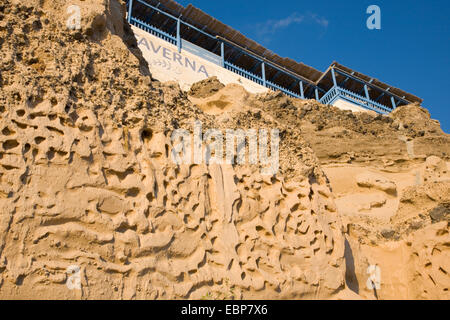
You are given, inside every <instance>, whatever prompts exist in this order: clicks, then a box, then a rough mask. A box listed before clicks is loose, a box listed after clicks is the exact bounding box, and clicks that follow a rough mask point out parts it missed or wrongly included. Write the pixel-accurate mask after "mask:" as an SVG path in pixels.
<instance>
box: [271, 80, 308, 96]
mask: <svg viewBox="0 0 450 320" xmlns="http://www.w3.org/2000/svg"><path fill="white" fill-rule="evenodd" d="M266 87H267V88H269V89H272V90H274V91H277V90H279V91H281V92H283V93H284V94H287V95H288V96H291V97H294V98H301V96H300V95H298V94H296V93H294V92H292V91H290V90H288V89H285V88H283V87H280V86H279V85H276V84H275V83H273V82H270V81H266Z"/></svg>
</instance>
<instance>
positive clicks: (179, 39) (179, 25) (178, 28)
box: [177, 18, 181, 53]
mask: <svg viewBox="0 0 450 320" xmlns="http://www.w3.org/2000/svg"><path fill="white" fill-rule="evenodd" d="M180 27H181V21H180V18H178V19H177V47H178V53H181V35H180Z"/></svg>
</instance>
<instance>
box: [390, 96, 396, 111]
mask: <svg viewBox="0 0 450 320" xmlns="http://www.w3.org/2000/svg"><path fill="white" fill-rule="evenodd" d="M391 103H392V108H393V109H395V108H397V105H396V104H395V99H394V97H391Z"/></svg>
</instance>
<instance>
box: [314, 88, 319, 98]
mask: <svg viewBox="0 0 450 320" xmlns="http://www.w3.org/2000/svg"><path fill="white" fill-rule="evenodd" d="M314 91H315V93H316V100H317V101H319V90H318V89H317V88H316V89H315V90H314Z"/></svg>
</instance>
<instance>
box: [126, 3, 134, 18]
mask: <svg viewBox="0 0 450 320" xmlns="http://www.w3.org/2000/svg"><path fill="white" fill-rule="evenodd" d="M132 9H133V0H129V2H128V17H127V18H128V23H131V12H132Z"/></svg>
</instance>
